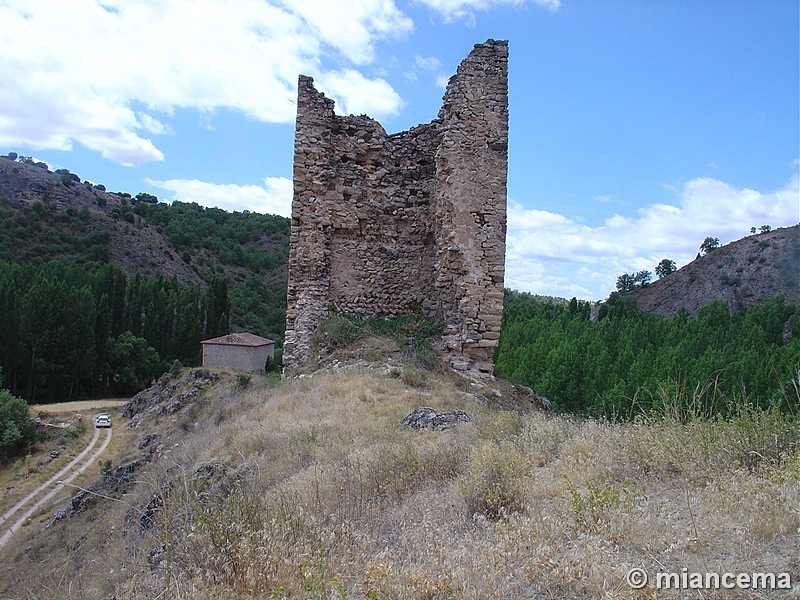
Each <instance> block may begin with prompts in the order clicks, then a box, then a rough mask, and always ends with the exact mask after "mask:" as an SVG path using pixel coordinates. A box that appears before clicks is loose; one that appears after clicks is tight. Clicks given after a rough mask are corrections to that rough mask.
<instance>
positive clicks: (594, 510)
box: [566, 478, 645, 531]
mask: <svg viewBox="0 0 800 600" xmlns="http://www.w3.org/2000/svg"><path fill="white" fill-rule="evenodd" d="M566 482H567V490H568V491H569V495H570V500H569V507H570V516H571V517H572V519H573V520H574V521H575V523H576V524H577V525H578V526H579V527H581V528H584V529H587V530H589V531H596V530H597V528H598V527H599V526H600V525H601V524H603V523H604V522H606V521H607V520H608V519H609V517H610V515H611V513H613V512H614V511H617V510H622V511H630V509H631V508H632V507H633V505H634V503H635V502H636V501H637V500H641V499H643V498H644V497H645V496H644V494H643V493H642V492H641V491H640V490H639V488H638V486H637V485H636V484H635V483H633V482H630V481H626V482H623V483H622V484H616V483H610V484H601V483H597V482H595V481H590V482H588V483H587V484H586V492H581V491H580V490H578V489H577V488H576V487H575V486H574V485H573V484H572V483H571V482H570V480H569V479H568V478H567V479H566Z"/></svg>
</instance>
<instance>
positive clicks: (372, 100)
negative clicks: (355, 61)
mask: <svg viewBox="0 0 800 600" xmlns="http://www.w3.org/2000/svg"><path fill="white" fill-rule="evenodd" d="M314 83H315V85H316V87H317V88H318V89H319V90H320V91H323V92H325V95H326V96H328V97H329V98H335V99H337V101H336V107H335V108H336V112H337V113H339V114H343V115H348V114H355V115H361V114H364V115H369V116H370V117H373V118H375V119H378V120H381V119H384V118H386V117H389V116H392V115H396V114H397V113H399V112H400V109H401V108H402V107H403V100H402V99H401V98H400V96H399V94H398V93H397V92H395V91H394V89H392V86H390V85H389V84H388V83H386V82H385V81H384V80H383V79H367V78H366V77H364V76H363V75H362V74H361V73H360V72H359V71H356V70H354V69H346V70H344V71H329V72H327V73H324V74H323V75H321V76H319V77H318V78H317V79H316V80H315V82H314Z"/></svg>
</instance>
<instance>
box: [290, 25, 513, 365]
mask: <svg viewBox="0 0 800 600" xmlns="http://www.w3.org/2000/svg"><path fill="white" fill-rule="evenodd" d="M507 61H508V44H507V42H503V41H494V40H489V41H487V42H486V43H484V44H478V45H476V46H475V48H474V50H473V51H472V52H471V53H470V55H469V56H468V57H467V58H466V59H465V60H464V62H462V64H461V65H460V66H459V68H458V71H457V73H456V74H455V75H454V76H453V77H452V78H451V80H450V83H449V84H448V86H447V91H446V92H445V96H444V103H443V106H442V109H441V111H440V113H439V118H438V119H435V120H434V121H432V122H431V123H428V124H425V125H420V126H418V127H414V128H412V129H410V130H408V131H404V132H400V133H397V134H393V135H388V134H387V133H386V131H385V130H384V129H383V127H382V126H381V125H380V123H378V122H377V121H374V120H373V119H370V118H369V117H366V116H348V117H340V116H337V115H335V114H334V103H333V101H332V100H330V99H328V98H326V97H325V96H324V95H323V94H321V93H319V92H318V91H317V90H316V89H315V88H314V85H313V80H312V79H311V78H309V77H304V76H301V77H300V80H299V83H298V102H297V126H296V132H295V158H294V201H293V204H292V228H291V241H290V250H289V282H288V293H287V299H288V308H287V314H286V336H285V343H284V353H283V361H284V366H285V367H287V368H288V369H289V370H292V369H295V368H298V367H300V366H302V365H303V364H304V363H306V362H307V361H308V360H309V358H310V352H311V340H312V336H313V334H314V333H315V331H316V330H317V329H318V327H319V324H320V322H321V321H322V320H324V319H326V318H328V317H330V316H333V315H336V314H341V315H345V316H349V317H366V316H368V317H391V316H395V315H404V314H421V315H423V316H425V317H428V318H435V319H438V320H440V321H442V322H443V323H444V324H445V331H444V334H443V336H442V351H443V353H444V354H445V356H446V357H447V358H448V359H449V361H450V363H451V364H452V365H453V366H454V367H455V368H457V369H459V370H462V371H467V372H470V373H472V374H475V375H489V374H491V372H492V370H493V365H492V354H493V351H494V348H495V347H496V346H497V344H498V340H499V338H500V321H501V317H502V302H503V279H504V264H505V233H506V174H507V162H508V160H507V159H508V89H507V88H508V78H507Z"/></svg>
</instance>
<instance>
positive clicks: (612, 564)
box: [0, 371, 800, 599]
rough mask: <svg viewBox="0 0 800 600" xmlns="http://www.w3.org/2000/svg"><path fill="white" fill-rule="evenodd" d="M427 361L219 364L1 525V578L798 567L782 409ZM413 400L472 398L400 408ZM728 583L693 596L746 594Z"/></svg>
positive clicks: (570, 578)
mask: <svg viewBox="0 0 800 600" xmlns="http://www.w3.org/2000/svg"><path fill="white" fill-rule="evenodd" d="M420 377H421V376H420V374H419V373H414V372H410V374H409V376H408V377H402V376H400V377H392V376H390V375H376V374H373V373H371V372H368V371H361V372H359V371H348V372H344V373H333V374H319V375H316V376H313V377H309V378H305V379H299V380H294V381H291V382H287V383H285V384H282V385H275V384H272V383H269V382H267V381H264V380H257V381H256V380H254V382H253V384H251V385H250V386H249V387H248V388H247V389H246V390H243V391H242V390H239V391H237V390H236V389H235V386H234V385H227V384H225V381H224V380H223V381H221V382H220V383H219V384H218V385H217V386H216V392H215V394H216V395H217V396H218V397H215V398H214V399H213V401H212V400H211V399H210V398H209V399H207V400H205V401H198V402H197V403H196V404H195V405H193V406H192V407H191V408H190V409H188V410H186V411H184V412H182V413H178V414H177V415H176V416H174V417H172V418H171V420H170V419H164V420H163V422H160V423H159V427H161V430H160V432H159V433H160V435H161V436H162V438H161V439H162V441H163V442H164V444H165V450H164V452H163V453H162V454H160V455H159V458H158V459H157V460H154V461H153V462H152V463H150V464H149V465H148V466H147V467H146V468H144V469H142V470H141V471H140V472H139V474H138V477H139V479H138V483H137V485H136V486H135V487H134V488H132V489H131V490H130V491H129V492H128V493H127V495H126V496H124V497H121V498H119V499H117V500H116V501H110V500H106V501H99V502H98V503H96V504H95V505H94V506H92V507H90V509H89V511H88V512H87V513H85V514H84V515H81V516H78V517H74V518H70V519H67V520H65V521H59V522H57V523H55V524H52V525H51V526H50V527H49V528H48V529H46V530H43V533H42V532H41V531H39V530H37V531H32V532H31V533H30V535H28V537H25V536H21V538H20V540H18V541H17V545H16V548H12V547H11V546H10V547H9V548H11V551H10V552H9V553H8V555H7V556H5V557H3V558H2V559H0V561H2V563H3V564H4V566H5V567H6V569H5V571H6V573H5V574H4V575H3V576H2V580H1V581H2V584H3V588H0V589H3V597H6V596H8V597H41V598H56V597H58V598H61V597H68V595H69V594H68V593H67V592H69V593H71V595H72V597H75V598H101V597H107V596H110V595H112V594H114V595H115V597H117V598H146V597H149V598H157V597H162V598H165V597H170V598H275V599H281V598H287V599H288V598H371V599H389V598H397V599H404V598H423V599H436V598H464V599H484V598H654V597H658V598H683V597H689V596H688V595H686V594H687V592H686V591H675V590H671V591H661V592H659V593H658V595H657V596H656V595H655V593H654V591H653V590H652V589H645V590H642V591H635V590H631V588H630V587H628V585H627V584H626V583H625V575H626V573H627V571H628V570H629V569H630V568H632V567H635V566H641V567H644V568H646V569H647V570H648V571H650V572H651V573H655V572H656V571H658V570H659V569H666V570H670V571H677V572H680V570H681V568H682V567H687V568H688V569H689V570H690V571H707V570H711V571H720V572H723V571H733V572H740V571H741V572H752V571H775V572H784V571H789V572H791V573H792V574H793V579H794V580H795V581H796V582H800V565H799V564H798V533H800V492H799V491H798V489H800V458H798V455H797V454H795V451H796V449H797V442H798V438H799V437H800V436H798V428H797V423H796V422H795V421H792V420H790V419H787V418H785V417H780V416H779V415H777V414H773V413H762V412H756V411H752V410H750V411H749V412H748V411H747V410H743V411H742V412H741V414H740V416H739V417H737V418H734V419H731V420H729V421H724V422H723V421H719V422H717V421H712V420H708V419H703V418H699V417H697V416H695V417H692V418H688V417H686V415H684V416H683V417H682V418H667V419H663V420H650V421H645V420H642V421H638V422H635V423H623V424H609V423H602V422H597V421H590V420H577V419H567V418H551V419H547V418H545V417H543V416H541V415H538V414H529V415H521V414H518V413H514V412H503V411H492V410H490V409H488V408H486V407H483V406H481V405H480V404H478V403H477V402H475V399H474V396H472V395H470V394H466V393H464V392H463V391H462V390H461V389H459V387H458V386H457V385H455V384H454V383H453V382H452V381H449V380H446V379H444V378H441V377H438V376H435V375H431V374H428V375H426V376H425V382H424V385H417V383H418V379H419V378H420ZM404 379H408V380H410V382H411V385H409V383H408V382H407V381H404ZM476 391H480V390H476ZM419 406H433V407H435V408H437V409H440V410H454V409H460V410H466V411H467V412H468V413H469V414H470V415H471V416H472V417H473V420H472V422H470V423H464V424H459V425H458V426H456V427H454V428H453V429H451V430H448V431H444V432H432V431H421V432H414V431H411V430H406V429H403V428H401V427H400V426H399V423H400V421H401V419H402V418H403V416H405V415H406V414H408V413H409V412H411V410H413V409H414V408H417V407H419ZM118 421H119V420H118ZM143 517H146V518H143ZM143 524H144V525H143ZM34 565H35V567H36V569H37V571H38V572H40V573H42V574H43V576H44V577H43V579H42V580H41V581H31V580H30V577H29V576H28V575H27V573H29V572H30V571H31V569H32V568H33V567H34ZM724 592H725V593H722V592H711V591H704V592H703V593H702V595H695V596H692V597H698V598H732V597H733V598H735V597H742V598H746V597H761V596H759V595H758V594H755V595H748V594H750V592H748V593H747V594H745V593H744V592H740V593H739V595H738V596H737V595H736V594H732V593H731V592H730V591H728V590H725V591H724ZM763 597H769V598H775V597H780V596H779V595H775V594H771V595H769V596H767V595H764V596H763Z"/></svg>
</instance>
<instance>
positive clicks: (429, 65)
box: [414, 54, 442, 71]
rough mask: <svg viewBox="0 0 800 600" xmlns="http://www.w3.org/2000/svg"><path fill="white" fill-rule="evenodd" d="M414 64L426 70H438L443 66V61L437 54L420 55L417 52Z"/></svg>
mask: <svg viewBox="0 0 800 600" xmlns="http://www.w3.org/2000/svg"><path fill="white" fill-rule="evenodd" d="M414 64H415V65H416V66H417V68H418V69H424V70H426V71H436V70H438V69H441V68H442V61H440V60H439V59H438V58H436V57H435V56H420V55H419V54H415V55H414Z"/></svg>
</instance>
